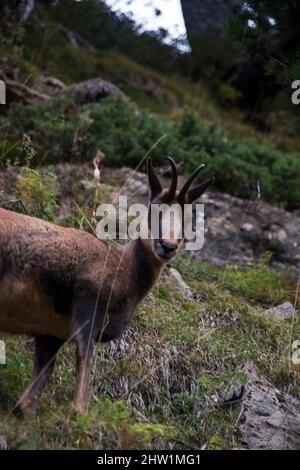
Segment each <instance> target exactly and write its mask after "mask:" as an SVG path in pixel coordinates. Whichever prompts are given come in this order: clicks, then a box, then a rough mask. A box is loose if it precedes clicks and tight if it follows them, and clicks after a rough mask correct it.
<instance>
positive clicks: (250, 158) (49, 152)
mask: <svg viewBox="0 0 300 470" xmlns="http://www.w3.org/2000/svg"><path fill="white" fill-rule="evenodd" d="M9 119H10V121H11V124H12V125H11V130H10V135H9V139H10V140H11V141H12V140H13V139H22V135H23V134H24V133H27V134H29V135H30V137H31V140H32V142H33V143H34V144H35V145H37V146H38V147H39V148H40V149H42V150H43V152H41V151H40V152H38V153H37V156H36V158H35V159H36V161H37V160H38V159H40V156H41V154H42V155H43V157H42V158H44V160H43V162H45V160H46V161H47V162H48V163H49V162H50V163H56V162H59V161H61V160H63V161H67V160H79V159H81V160H87V159H91V158H92V157H93V156H94V155H95V153H96V151H97V150H98V149H101V150H102V151H103V152H104V153H105V154H106V164H107V165H112V166H120V165H127V166H132V167H136V166H137V165H138V164H139V163H140V162H141V160H142V158H143V157H144V155H145V154H146V153H147V152H148V151H149V150H150V149H151V148H152V147H153V146H154V144H155V143H157V142H158V141H159V145H156V146H154V148H153V150H152V151H151V155H152V157H153V159H154V160H155V163H156V164H161V163H163V162H164V161H165V160H164V158H165V156H166V155H167V154H170V155H172V156H173V157H174V158H175V159H176V160H177V161H181V162H183V163H184V165H185V169H186V170H187V171H190V170H192V169H193V168H194V167H195V166H196V165H197V164H199V163H201V162H204V163H206V165H207V166H206V170H205V172H204V173H203V177H205V176H207V175H208V174H214V176H215V179H216V184H217V186H218V187H219V188H220V189H221V190H223V191H225V192H228V193H230V194H233V195H236V196H239V197H244V198H256V196H257V187H258V184H259V186H260V188H261V192H262V194H263V197H264V199H266V200H268V201H270V202H275V203H277V204H279V205H281V206H283V207H285V208H287V209H291V210H292V209H296V208H297V207H299V206H300V160H299V159H298V158H297V157H296V156H294V155H291V154H285V153H283V152H281V151H279V150H276V149H275V148H273V147H271V146H266V145H261V144H257V143H254V142H252V141H250V140H249V141H246V140H243V141H242V140H238V139H233V138H232V136H230V135H227V134H226V132H225V131H224V130H223V129H222V128H220V127H219V126H217V125H204V124H203V123H202V122H201V121H200V120H199V119H198V118H197V116H196V115H195V114H194V113H193V112H192V111H190V110H189V109H186V111H185V113H184V114H183V116H182V118H181V119H180V120H179V121H178V122H171V121H168V120H166V119H164V118H162V117H159V116H156V115H154V114H152V113H150V112H149V111H148V110H145V109H144V110H138V109H137V108H136V106H135V105H134V104H132V103H131V102H127V101H123V100H120V99H115V98H112V97H108V98H105V99H103V100H102V101H101V103H99V104H93V105H86V106H84V107H82V108H79V107H76V106H75V105H74V104H73V102H72V100H71V99H70V97H64V98H62V97H61V98H55V99H52V100H51V101H49V103H46V104H32V105H29V106H24V105H21V104H17V105H14V106H12V107H11V108H10V112H9ZM163 137H164V138H163ZM45 152H46V156H45V157H44V154H45Z"/></svg>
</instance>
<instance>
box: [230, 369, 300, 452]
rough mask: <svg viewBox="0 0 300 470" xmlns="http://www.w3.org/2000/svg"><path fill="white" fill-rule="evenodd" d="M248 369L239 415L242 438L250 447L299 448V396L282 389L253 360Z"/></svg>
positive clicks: (270, 448)
mask: <svg viewBox="0 0 300 470" xmlns="http://www.w3.org/2000/svg"><path fill="white" fill-rule="evenodd" d="M241 370H242V371H243V372H245V373H246V375H247V377H248V382H247V384H246V386H245V390H244V395H243V400H242V408H241V414H240V419H239V424H238V428H239V432H240V435H241V440H242V442H243V443H244V444H246V445H247V447H248V448H249V449H266V450H267V449H268V450H287V449H291V450H294V449H298V450H299V449H300V400H298V399H296V398H294V397H292V396H291V395H289V394H288V393H285V392H281V391H280V390H279V389H277V388H276V387H274V386H273V385H272V384H271V383H270V382H269V381H268V380H267V379H266V378H265V377H263V376H261V375H260V374H259V372H258V370H257V369H256V367H255V366H254V364H252V363H246V364H245V366H244V367H243V368H242V369H241Z"/></svg>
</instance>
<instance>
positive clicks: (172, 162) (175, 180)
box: [166, 157, 178, 200]
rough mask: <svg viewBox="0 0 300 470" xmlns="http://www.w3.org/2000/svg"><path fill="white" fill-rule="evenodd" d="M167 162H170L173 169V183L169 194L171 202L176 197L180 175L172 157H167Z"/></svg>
mask: <svg viewBox="0 0 300 470" xmlns="http://www.w3.org/2000/svg"><path fill="white" fill-rule="evenodd" d="M166 158H167V160H169V162H170V165H171V168H172V181H171V186H170V189H169V192H168V196H169V198H170V200H172V199H173V198H174V196H175V193H176V189H177V183H178V174H177V168H176V165H175V162H174V160H173V158H172V157H166Z"/></svg>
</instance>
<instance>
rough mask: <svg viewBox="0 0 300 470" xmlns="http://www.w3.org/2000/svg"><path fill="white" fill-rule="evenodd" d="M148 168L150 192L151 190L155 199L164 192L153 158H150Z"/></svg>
mask: <svg viewBox="0 0 300 470" xmlns="http://www.w3.org/2000/svg"><path fill="white" fill-rule="evenodd" d="M147 168H148V180H149V186H150V192H151V199H153V198H155V197H156V196H158V195H159V194H160V193H161V192H162V186H161V184H160V181H159V179H158V176H157V174H156V173H155V171H154V168H153V166H152V160H151V158H148V160H147Z"/></svg>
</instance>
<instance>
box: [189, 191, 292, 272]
mask: <svg viewBox="0 0 300 470" xmlns="http://www.w3.org/2000/svg"><path fill="white" fill-rule="evenodd" d="M201 202H203V203H204V211H205V236H204V246H203V248H202V250H199V251H195V252H190V254H191V256H192V257H194V258H196V259H198V260H199V261H204V262H209V263H213V264H216V265H218V266H226V264H227V263H239V264H240V263H243V264H248V265H253V264H255V263H256V262H257V261H258V260H259V258H260V257H261V255H263V254H264V253H265V252H271V253H272V258H271V264H272V265H273V266H274V267H278V268H281V267H283V266H285V265H291V266H294V267H295V268H296V270H298V271H299V270H300V217H298V216H297V215H296V214H295V213H290V212H287V211H285V210H284V209H280V208H277V207H274V206H271V205H270V204H268V203H266V202H264V201H262V200H256V201H249V200H245V199H240V198H237V197H233V196H230V195H228V194H223V193H219V192H208V193H206V194H204V195H203V196H202V198H201ZM241 221H242V225H241Z"/></svg>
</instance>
